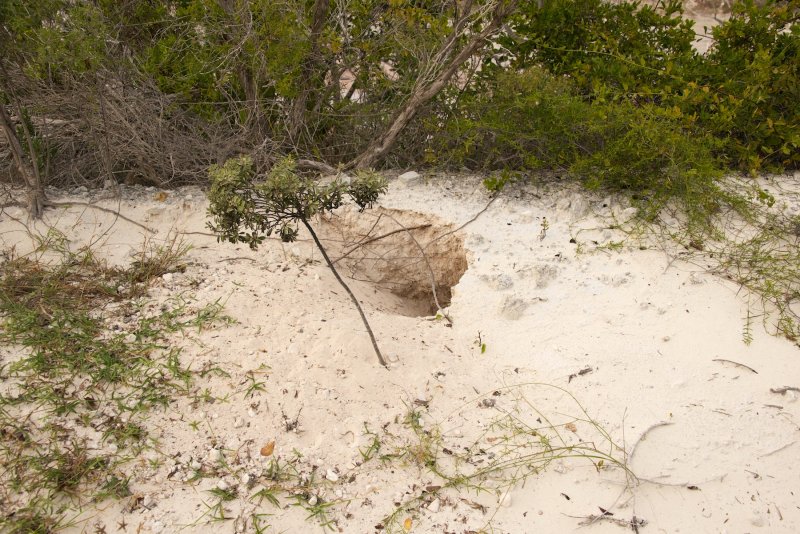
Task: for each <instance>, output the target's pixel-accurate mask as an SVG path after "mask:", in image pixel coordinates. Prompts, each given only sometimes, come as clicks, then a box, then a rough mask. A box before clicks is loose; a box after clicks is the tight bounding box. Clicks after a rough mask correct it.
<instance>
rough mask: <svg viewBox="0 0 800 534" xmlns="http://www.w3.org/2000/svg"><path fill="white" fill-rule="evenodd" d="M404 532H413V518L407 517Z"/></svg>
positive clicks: (404, 522)
mask: <svg viewBox="0 0 800 534" xmlns="http://www.w3.org/2000/svg"><path fill="white" fill-rule="evenodd" d="M403 530H405V531H406V532H408V531H409V530H411V518H410V517H406V520H405V521H403Z"/></svg>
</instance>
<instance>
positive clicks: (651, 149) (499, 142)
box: [437, 67, 726, 231]
mask: <svg viewBox="0 0 800 534" xmlns="http://www.w3.org/2000/svg"><path fill="white" fill-rule="evenodd" d="M464 106H465V109H466V110H468V113H467V114H465V115H464V116H461V117H459V116H456V117H453V118H452V119H451V120H450V121H449V122H448V123H447V124H446V128H447V130H448V134H449V135H448V136H447V137H445V136H440V137H439V139H440V140H443V141H447V140H451V141H449V142H447V144H446V145H445V146H442V147H439V148H437V152H439V153H440V154H443V156H442V157H444V158H448V157H449V158H452V160H454V162H459V163H466V164H468V165H484V166H485V167H487V168H489V169H491V168H497V167H500V166H502V167H503V168H505V169H514V170H525V169H539V170H554V171H555V172H557V173H559V174H561V175H564V176H569V177H573V178H575V179H578V180H580V181H582V182H583V183H584V184H586V185H587V186H588V187H590V188H594V189H604V190H611V191H622V192H626V193H628V194H629V195H631V196H632V197H633V198H634V200H636V201H637V202H638V204H639V205H640V207H642V209H643V213H644V214H646V215H648V217H650V218H651V219H652V218H653V217H655V216H656V215H657V214H658V213H659V211H660V209H661V208H662V207H664V205H665V204H667V203H669V202H671V201H674V200H677V201H678V202H680V205H681V207H682V208H684V209H685V210H686V211H687V213H688V214H689V220H690V222H691V225H692V229H693V231H702V230H703V229H704V228H707V227H708V225H709V221H710V219H711V216H712V215H713V213H714V212H715V211H716V210H717V209H718V205H717V204H718V203H720V202H724V200H725V197H726V195H725V194H724V193H723V190H722V189H721V188H720V187H718V185H717V180H718V179H719V178H720V177H721V176H722V171H721V169H720V167H719V165H718V163H717V160H716V157H715V154H714V152H715V150H716V149H717V148H718V147H719V142H718V141H716V140H715V139H714V138H713V137H711V136H709V135H700V134H698V133H696V132H694V131H693V130H691V129H688V128H686V127H685V126H684V125H683V124H682V122H681V121H680V120H679V119H678V118H676V117H675V116H674V114H673V113H671V112H669V111H668V110H663V109H661V108H659V107H658V106H655V105H652V104H645V105H638V106H637V105H634V104H632V103H629V102H607V103H601V102H590V101H587V100H586V99H585V98H584V97H582V96H581V95H580V94H578V92H577V90H576V89H575V87H574V85H573V84H571V83H570V82H569V80H567V79H565V78H558V77H556V76H554V75H552V74H549V73H548V72H546V71H544V70H542V69H540V68H535V67H534V68H529V69H527V70H524V71H520V72H515V73H508V74H502V75H499V76H498V77H497V79H496V81H495V85H494V87H493V89H492V92H491V93H480V94H475V95H473V96H472V97H471V100H470V101H469V104H466V103H465V104H464Z"/></svg>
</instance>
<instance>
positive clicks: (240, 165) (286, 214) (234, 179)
mask: <svg viewBox="0 0 800 534" xmlns="http://www.w3.org/2000/svg"><path fill="white" fill-rule="evenodd" d="M209 174H210V176H211V190H210V192H209V200H210V206H209V209H208V212H209V215H210V216H211V217H212V222H210V223H209V227H210V228H211V229H212V230H213V231H214V232H215V233H216V234H217V238H218V239H219V240H220V241H223V240H224V241H229V242H231V243H247V244H248V245H250V247H251V248H253V249H255V248H256V247H258V245H260V244H261V243H263V242H264V239H266V238H267V237H269V236H270V235H272V234H273V233H274V232H277V233H278V235H279V236H280V239H281V241H284V242H291V241H294V240H295V239H297V235H298V231H299V230H298V228H299V225H302V226H304V227H305V229H306V230H307V231H308V233H309V234H311V237H312V238H313V240H314V243H315V244H316V246H317V248H318V249H319V251H320V253H322V257H323V258H325V262H326V263H327V265H328V267H329V268H330V270H331V272H332V273H333V275H334V276H335V277H336V280H337V281H338V282H339V284H340V285H341V286H342V288H344V290H345V291H346V292H347V294H348V295H349V297H350V300H351V301H352V302H353V304H354V305H355V307H356V309H357V310H358V313H359V315H360V316H361V320H362V322H363V323H364V326H365V327H366V328H367V332H368V333H369V336H370V340H371V341H372V347H373V349H374V350H375V354H376V355H377V357H378V361H380V363H381V365H383V366H384V367H387V363H386V360H385V359H384V358H383V355H382V354H381V351H380V349H379V348H378V342H377V340H376V339H375V334H374V332H373V331H372V327H371V326H370V324H369V321H367V317H366V315H365V314H364V310H363V309H362V308H361V305H360V304H359V302H358V299H357V298H356V297H355V295H354V294H353V292H352V291H351V290H350V288H349V287H348V286H347V284H346V283H345V282H344V280H343V279H342V277H341V276H340V275H339V273H338V271H337V270H336V267H335V266H334V265H333V262H331V260H330V258H329V257H328V253H327V252H326V250H325V247H323V246H322V243H321V242H320V240H319V238H318V237H317V234H316V232H314V229H313V227H312V226H311V221H312V220H313V218H314V217H315V216H317V215H324V214H326V213H330V212H332V211H334V210H336V209H337V208H339V207H340V206H341V205H342V204H343V203H344V200H345V196H349V197H350V198H351V199H352V200H353V202H355V203H356V205H357V206H358V208H359V210H361V211H363V210H364V209H366V208H368V207H371V206H372V204H373V203H374V202H375V201H376V200H377V199H378V197H379V196H380V195H381V194H382V193H384V192H385V191H386V188H387V185H386V180H385V179H384V178H383V177H382V176H380V175H379V174H377V173H375V172H373V171H366V170H360V171H357V172H356V174H355V176H354V177H353V178H352V179H350V180H349V181H344V180H341V179H340V178H338V177H337V178H336V179H334V180H333V181H331V182H329V183H327V184H322V183H320V182H318V181H315V180H312V179H311V178H307V177H304V176H301V175H300V174H298V173H297V172H296V166H295V162H294V160H293V159H291V158H284V159H283V160H281V161H279V162H277V163H276V164H275V165H274V166H273V167H272V168H271V169H270V171H269V173H267V175H266V176H263V177H261V178H262V179H260V180H259V176H257V174H256V172H255V170H254V168H253V162H252V159H250V158H249V157H247V156H242V157H239V158H235V159H231V160H228V161H227V162H225V164H224V165H222V166H217V165H215V166H213V167H211V169H210V171H209Z"/></svg>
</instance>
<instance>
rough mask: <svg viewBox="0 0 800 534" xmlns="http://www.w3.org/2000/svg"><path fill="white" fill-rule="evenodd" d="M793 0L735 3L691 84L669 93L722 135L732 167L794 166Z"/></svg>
mask: <svg viewBox="0 0 800 534" xmlns="http://www.w3.org/2000/svg"><path fill="white" fill-rule="evenodd" d="M799 12H800V1H798V0H789V1H787V2H780V3H778V2H774V1H772V0H770V1H768V2H766V3H765V4H764V5H763V6H757V5H755V4H754V3H753V2H752V1H751V0H748V1H747V2H743V3H738V4H736V6H735V8H734V11H733V15H732V16H731V18H730V20H728V21H727V22H726V23H724V24H722V25H720V26H718V27H716V28H714V30H713V36H714V39H715V43H714V45H713V46H712V48H711V49H710V50H709V53H708V55H707V57H706V58H705V61H704V65H703V69H702V71H701V73H700V75H699V76H698V77H697V78H696V80H694V82H693V83H690V84H687V87H686V88H685V90H684V92H683V93H682V94H681V95H680V96H679V97H677V98H676V99H675V103H676V104H677V105H680V107H681V108H682V109H683V111H684V113H685V114H686V115H687V116H689V117H691V118H692V119H693V120H696V123H697V124H698V125H700V126H701V127H703V128H705V129H707V130H709V131H710V132H712V133H713V134H714V135H716V136H718V137H720V138H721V139H725V140H726V151H725V152H726V155H727V156H728V157H729V158H730V164H731V165H732V166H738V167H741V168H744V169H748V170H750V171H757V170H759V169H761V168H767V169H769V170H778V169H782V168H798V167H800V105H798V102H800V25H798V23H797V20H798V13H799Z"/></svg>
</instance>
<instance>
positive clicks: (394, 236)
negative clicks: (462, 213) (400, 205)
mask: <svg viewBox="0 0 800 534" xmlns="http://www.w3.org/2000/svg"><path fill="white" fill-rule="evenodd" d="M453 230H454V227H453V226H452V225H450V224H446V223H443V222H441V221H440V220H438V219H437V218H435V217H433V216H431V215H424V214H421V213H417V212H414V211H408V210H393V209H385V208H376V209H372V210H367V211H364V212H362V213H359V212H358V211H357V210H355V209H349V210H342V211H340V212H338V213H337V214H336V215H335V216H333V217H330V218H326V219H325V221H323V224H322V225H321V226H320V233H321V234H322V236H323V237H324V239H325V245H326V247H327V248H328V251H329V253H330V254H329V255H330V256H331V259H332V260H334V261H335V262H336V267H337V269H338V270H339V272H340V273H341V274H342V275H343V276H345V277H346V278H348V279H350V280H355V281H358V282H361V283H358V282H357V283H356V284H355V285H354V287H353V289H354V291H356V293H357V295H358V297H359V299H360V300H365V301H368V302H370V303H371V304H372V305H374V306H375V307H377V308H379V309H383V310H385V311H389V312H392V313H397V314H400V315H406V316H409V317H419V316H427V315H433V314H435V313H436V311H437V306H436V301H435V299H434V297H433V291H432V283H431V274H433V278H434V279H435V281H436V283H435V287H436V297H437V298H438V301H439V305H440V306H441V307H443V308H444V307H447V306H449V305H450V300H451V299H452V296H453V292H452V288H453V287H454V286H455V285H456V284H458V282H459V280H461V276H462V275H463V274H464V273H465V272H466V270H467V256H466V251H465V248H464V238H463V236H462V235H461V234H460V232H454V231H453ZM412 236H413V237H412ZM420 248H421V249H422V250H420ZM423 251H424V255H423Z"/></svg>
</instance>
